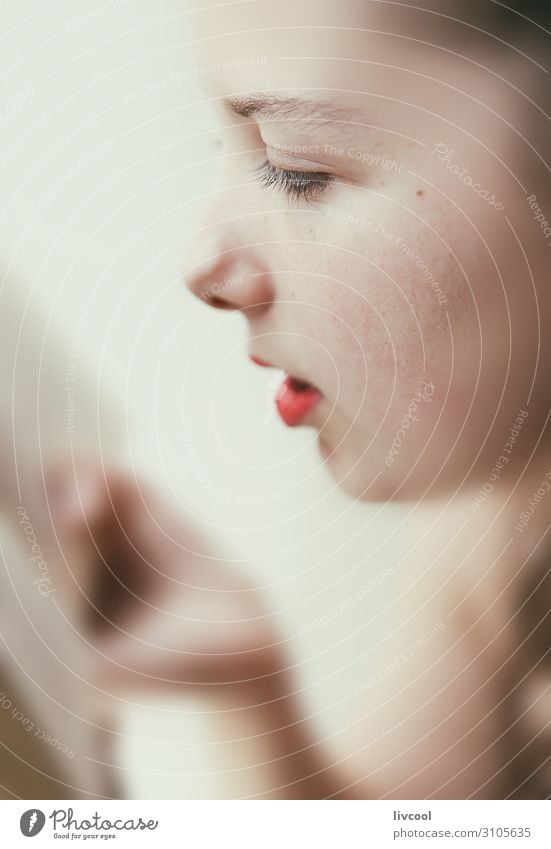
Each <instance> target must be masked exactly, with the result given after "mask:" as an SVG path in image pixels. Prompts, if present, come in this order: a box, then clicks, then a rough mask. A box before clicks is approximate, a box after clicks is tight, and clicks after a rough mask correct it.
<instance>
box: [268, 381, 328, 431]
mask: <svg viewBox="0 0 551 849" xmlns="http://www.w3.org/2000/svg"><path fill="white" fill-rule="evenodd" d="M321 397H322V396H321V392H320V391H319V389H316V388H315V387H313V386H307V385H305V384H303V383H300V381H298V380H296V378H294V377H286V378H285V380H284V381H283V383H282V384H281V387H280V389H279V391H278V393H277V395H276V399H275V401H276V407H277V409H278V412H279V415H280V416H281V418H282V419H283V421H284V422H285V424H286V425H289V426H290V427H293V426H294V425H298V424H300V422H301V421H302V420H303V419H304V418H305V417H306V416H307V415H308V413H309V412H310V411H311V410H313V409H314V407H315V406H316V405H317V404H318V403H319V402H320V401H321Z"/></svg>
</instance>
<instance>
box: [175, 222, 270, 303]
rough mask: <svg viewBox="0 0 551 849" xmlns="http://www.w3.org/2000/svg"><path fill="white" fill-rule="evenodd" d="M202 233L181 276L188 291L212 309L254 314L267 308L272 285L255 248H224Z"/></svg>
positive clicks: (241, 246)
mask: <svg viewBox="0 0 551 849" xmlns="http://www.w3.org/2000/svg"><path fill="white" fill-rule="evenodd" d="M210 229H211V228H206V230H210ZM204 232H205V231H203V234H202V235H201V237H200V240H201V241H200V243H199V240H198V244H197V245H196V246H195V250H194V256H193V257H192V263H193V264H192V265H191V266H188V270H187V272H186V274H185V280H186V285H187V287H188V289H189V290H190V291H191V292H192V293H193V294H194V295H195V296H196V297H197V298H200V300H202V301H204V302H205V303H207V304H209V305H210V306H212V307H215V308H216V309H224V310H243V311H246V312H248V313H251V312H252V313H254V314H255V315H257V314H258V313H260V312H263V311H265V310H267V309H269V307H270V305H271V304H272V302H273V300H274V291H275V290H274V285H273V281H272V277H271V275H270V273H269V271H268V269H267V268H266V266H265V264H264V262H263V261H262V260H261V258H260V257H259V255H258V252H257V249H256V246H255V245H238V246H235V244H234V245H232V246H227V245H224V243H223V242H222V241H221V240H218V239H217V238H216V237H214V238H210V239H208V237H207V238H205V236H204Z"/></svg>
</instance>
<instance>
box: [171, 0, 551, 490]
mask: <svg viewBox="0 0 551 849" xmlns="http://www.w3.org/2000/svg"><path fill="white" fill-rule="evenodd" d="M418 5H419V7H420V6H423V5H424V6H426V5H427V4H426V3H425V4H418ZM418 5H417V4H415V3H412V4H410V5H409V6H406V5H402V4H398V5H395V4H384V3H383V4H382V3H371V2H368V3H366V2H363V1H362V2H346V0H344V2H343V0H339V2H337V0H331V1H330V2H317V3H312V2H310V0H307V2H304V3H302V2H301V3H291V2H290V0H281V1H280V2H278V3H269V2H254V3H237V4H228V6H227V8H226V7H220V6H219V5H217V6H215V7H214V8H212V9H211V10H210V11H209V9H208V8H206V9H204V10H202V11H201V12H200V13H197V18H198V19H199V20H198V30H197V34H196V47H197V51H198V54H199V55H198V59H197V62H198V64H199V65H201V66H202V67H205V68H208V69H209V72H208V73H205V74H204V75H202V83H203V84H204V88H205V90H206V92H207V96H208V97H209V99H210V101H211V103H212V105H213V107H214V108H215V109H216V111H217V113H218V116H219V123H220V137H221V141H222V148H221V153H220V156H221V157H222V159H223V165H224V181H223V184H221V185H219V186H217V187H216V191H215V192H214V194H213V198H214V200H213V202H212V204H211V206H210V209H209V212H208V216H207V218H206V220H205V221H204V222H203V223H202V226H201V228H200V230H199V232H198V234H197V235H196V236H195V237H194V244H193V246H192V252H191V255H190V260H189V267H188V269H187V281H188V285H189V286H190V288H191V290H192V291H193V292H194V293H195V294H197V295H198V296H199V297H201V298H202V299H204V300H205V301H208V302H209V303H210V304H211V305H212V306H215V307H218V308H223V309H236V310H241V311H242V312H243V314H244V316H245V317H246V319H247V322H248V329H249V353H250V355H251V356H253V358H256V359H257V360H259V361H261V362H263V363H264V364H269V365H271V366H274V367H277V368H279V369H282V370H283V371H284V372H286V374H287V375H288V376H289V377H288V379H287V380H286V382H285V384H284V386H283V387H282V391H281V392H280V396H279V402H278V406H279V410H280V413H281V414H282V417H283V418H284V420H285V421H286V422H287V423H288V424H291V425H293V426H294V425H301V426H302V425H305V426H310V427H313V428H315V429H316V430H317V431H318V434H319V446H320V450H321V455H322V457H323V458H324V461H325V463H326V464H327V467H328V469H329V470H330V472H331V474H332V475H333V476H334V478H335V479H336V480H337V481H338V482H339V484H340V485H341V486H342V488H343V489H344V490H345V491H347V492H348V493H350V494H351V495H352V496H353V497H355V498H361V499H369V500H375V499H417V498H420V497H422V496H423V495H425V494H435V495H441V494H442V493H450V492H454V491H456V490H457V489H458V488H460V487H462V486H463V485H465V486H477V485H480V482H481V481H482V480H483V479H486V478H487V475H488V473H489V470H490V469H491V468H492V466H493V465H494V464H495V461H496V458H498V457H499V456H500V455H501V454H502V448H503V446H504V445H505V444H506V442H507V438H508V436H509V433H510V430H511V428H515V422H518V419H519V415H520V416H521V418H522V429H523V430H522V432H523V441H522V445H520V440H519V445H520V447H519V445H517V448H516V449H515V453H514V461H513V459H511V461H510V462H509V463H508V465H507V472H512V471H513V469H514V467H515V463H516V464H517V465H518V464H521V463H523V462H524V459H525V457H526V456H527V455H528V453H529V451H530V450H531V447H533V444H535V442H536V441H537V436H538V434H539V431H540V428H541V425H542V422H543V421H544V419H545V416H546V413H547V410H548V408H549V401H550V394H551V385H550V384H549V381H547V380H546V379H545V374H544V373H542V372H543V370H542V367H541V364H542V362H545V359H546V357H547V355H548V352H547V350H546V346H547V344H548V343H547V341H546V335H547V334H545V333H542V328H544V327H545V325H546V323H547V322H548V320H549V317H550V316H549V312H550V307H549V286H548V284H547V281H546V280H544V279H542V277H543V274H542V269H544V268H545V260H546V259H548V257H549V253H548V250H547V247H548V246H547V243H546V240H545V234H544V233H543V231H542V229H541V227H539V226H538V224H537V222H535V220H534V212H533V208H531V206H530V203H529V202H528V201H527V196H531V195H534V196H535V197H536V198H537V202H538V203H539V204H540V206H541V207H544V206H545V205H546V201H547V198H546V197H544V195H543V194H538V192H541V193H543V188H541V186H542V185H543V183H542V181H541V180H540V179H539V172H538V168H541V174H542V175H543V173H544V165H543V162H542V161H541V157H539V156H538V143H539V142H538V137H537V133H538V127H539V124H538V120H539V118H538V114H537V109H536V108H535V107H533V106H531V105H530V99H529V96H530V89H529V83H530V80H531V74H532V73H533V71H534V64H533V63H531V62H530V60H529V59H522V58H519V56H518V53H514V61H512V60H511V54H512V53H513V51H512V48H511V50H510V51H508V50H507V48H503V49H502V48H500V49H497V48H496V46H495V45H496V43H497V41H496V39H495V38H492V37H491V35H487V34H485V33H484V32H483V28H480V29H476V28H474V27H470V28H467V27H466V26H465V25H464V24H460V23H457V22H456V21H454V19H453V15H447V16H442V15H436V14H434V13H432V12H429V11H426V10H425V11H423V10H422V9H421V8H419V7H418ZM446 5H447V6H449V7H450V11H453V9H455V8H456V7H457V3H455V2H450V3H448V4H440V7H443V6H446ZM452 7H453V9H452ZM466 33H467V35H466ZM536 73H537V69H536ZM541 152H542V151H540V153H541ZM548 208H549V206H548ZM517 430H518V428H517Z"/></svg>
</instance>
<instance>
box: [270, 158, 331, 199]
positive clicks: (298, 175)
mask: <svg viewBox="0 0 551 849" xmlns="http://www.w3.org/2000/svg"><path fill="white" fill-rule="evenodd" d="M257 175H258V176H257V179H258V181H259V182H260V183H262V185H263V186H266V188H269V189H271V188H274V189H277V190H278V191H283V192H285V194H286V195H287V196H288V197H290V198H292V199H293V200H301V199H303V200H306V201H312V200H316V199H317V198H319V197H320V195H322V194H323V192H325V191H326V189H327V188H328V187H329V185H330V184H331V183H332V182H333V181H334V179H335V178H334V177H333V175H332V174H325V173H324V172H322V171H319V172H318V171H287V170H286V169H284V168H276V166H275V165H273V164H272V163H271V162H269V161H268V160H266V162H264V163H263V165H261V166H260V168H258V170H257Z"/></svg>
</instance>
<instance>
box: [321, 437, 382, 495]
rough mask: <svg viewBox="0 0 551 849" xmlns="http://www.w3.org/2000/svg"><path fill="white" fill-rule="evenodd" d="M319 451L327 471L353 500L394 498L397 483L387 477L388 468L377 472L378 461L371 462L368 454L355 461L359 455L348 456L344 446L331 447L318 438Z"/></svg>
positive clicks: (355, 453)
mask: <svg viewBox="0 0 551 849" xmlns="http://www.w3.org/2000/svg"><path fill="white" fill-rule="evenodd" d="M320 453H321V455H322V457H323V460H324V462H325V466H326V468H327V471H328V472H329V474H330V475H331V477H332V478H333V480H334V481H335V483H336V484H337V485H338V487H339V489H341V490H342V492H344V493H345V494H346V495H348V496H350V498H353V499H354V500H355V501H367V502H381V501H388V500H389V499H390V498H392V497H393V494H394V492H395V489H396V486H395V482H393V481H391V480H390V479H389V474H388V470H387V469H386V468H384V469H383V471H382V473H381V474H379V475H378V474H377V471H376V469H377V467H378V466H379V465H380V464H378V463H375V462H373V463H370V462H369V460H368V458H367V457H363V458H362V459H361V460H360V461H358V454H357V452H354V453H353V455H352V456H347V452H346V450H345V449H344V447H342V446H341V447H339V448H337V449H335V450H333V451H332V450H331V448H329V447H328V446H327V444H326V443H324V442H323V441H322V440H320Z"/></svg>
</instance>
